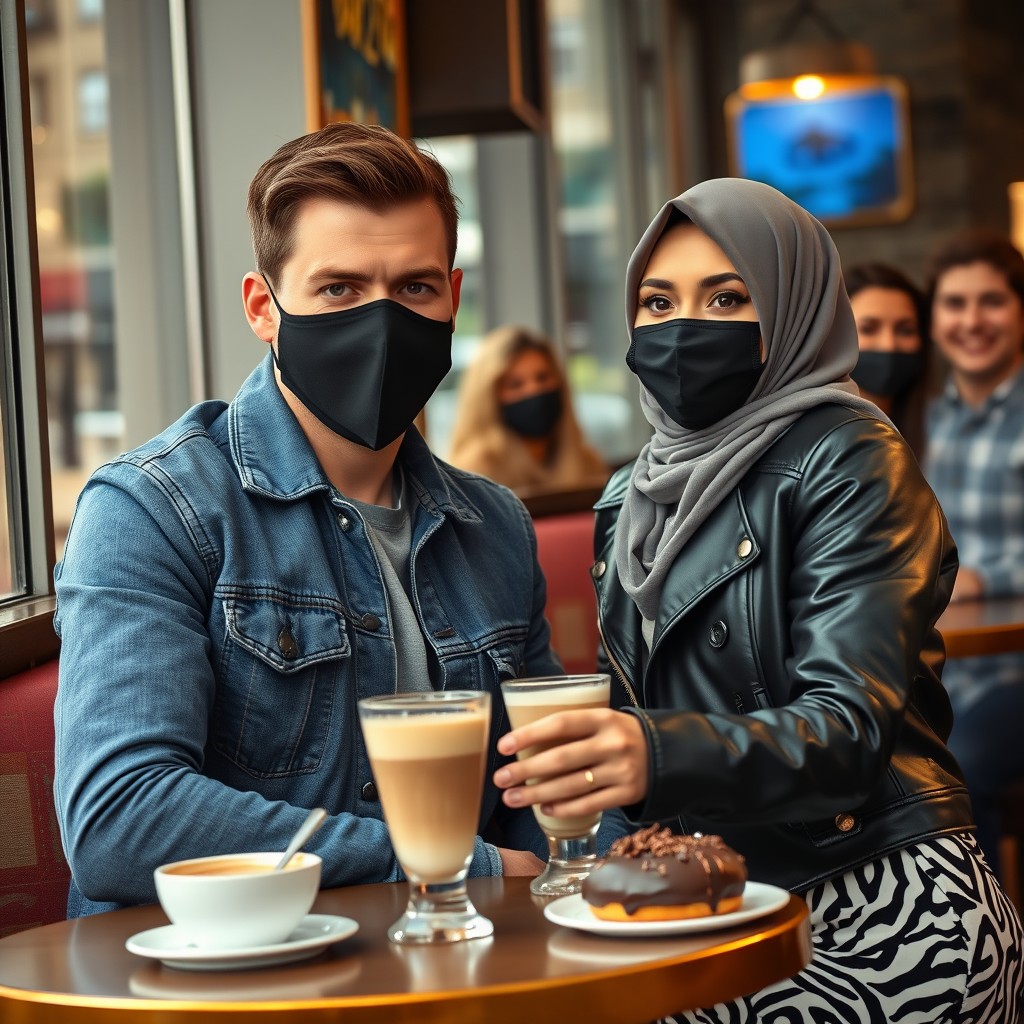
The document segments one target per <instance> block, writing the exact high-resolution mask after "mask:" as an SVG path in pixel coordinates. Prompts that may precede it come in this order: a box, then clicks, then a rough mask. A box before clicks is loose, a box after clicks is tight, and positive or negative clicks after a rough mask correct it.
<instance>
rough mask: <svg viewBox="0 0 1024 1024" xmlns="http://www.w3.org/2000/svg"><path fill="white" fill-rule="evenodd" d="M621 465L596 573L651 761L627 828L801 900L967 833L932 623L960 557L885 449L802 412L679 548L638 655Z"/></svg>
mask: <svg viewBox="0 0 1024 1024" xmlns="http://www.w3.org/2000/svg"><path fill="white" fill-rule="evenodd" d="M630 469H631V467H626V468H624V469H623V470H620V471H619V472H618V473H617V474H616V475H615V476H614V477H612V479H611V481H609V484H608V487H607V488H606V489H605V493H604V494H603V496H602V498H601V500H600V501H599V502H598V504H597V506H596V507H597V509H598V514H597V526H596V535H595V555H596V558H597V561H596V563H595V565H594V568H593V571H592V574H593V576H594V581H595V585H596V587H597V596H598V604H599V619H600V627H601V633H602V640H603V644H604V650H605V653H606V655H607V658H608V661H609V662H610V667H611V669H612V673H613V678H616V679H617V681H618V683H619V684H620V685H623V686H624V689H625V691H626V693H625V694H624V695H623V702H624V703H627V702H628V703H629V704H636V705H638V707H637V709H636V711H635V713H636V714H637V715H638V716H639V717H640V719H641V721H642V722H643V723H644V727H645V729H646V730H647V734H648V741H649V746H650V751H651V772H650V782H649V789H648V793H647V798H646V801H645V802H644V803H643V805H642V806H639V807H635V808H632V809H631V811H632V812H635V814H634V815H633V816H634V817H636V818H638V819H640V820H644V821H655V820H660V821H662V822H665V823H666V824H671V825H673V826H674V827H677V828H681V829H682V830H684V831H689V832H694V831H703V832H717V833H720V834H721V835H722V836H723V837H724V838H725V840H726V841H727V842H728V843H730V845H732V846H734V847H735V848H736V849H737V850H738V851H739V852H740V853H742V854H744V855H745V856H746V858H747V863H748V868H749V872H750V877H751V878H752V879H753V880H755V881H761V882H770V883H773V884H775V885H780V886H784V887H786V888H789V889H792V890H795V891H801V890H804V889H807V888H808V887H809V886H811V885H813V884H815V883H817V882H820V881H822V880H823V879H825V878H829V877H833V876H836V875H839V874H842V873H843V872H844V871H846V870H848V869H850V868H853V867H855V866H857V865H860V864H863V863H865V862H867V861H870V860H874V859H876V858H878V857H880V856H882V855H883V854H885V853H887V852H890V851H893V850H896V849H899V848H901V847H904V846H907V845H908V844H911V843H913V842H915V841H917V840H920V839H922V838H925V837H929V836H936V835H940V834H942V833H947V832H961V831H965V830H967V829H970V828H971V827H972V817H971V810H970V804H969V801H968V798H967V792H966V789H965V787H964V784H963V780H962V777H961V774H960V770H959V768H958V766H957V764H956V761H955V760H954V758H953V757H952V755H951V754H950V753H949V751H948V750H947V749H946V747H945V742H944V741H945V739H946V737H947V736H948V734H949V729H950V725H951V722H952V715H951V712H950V706H949V701H948V699H947V697H946V693H945V691H944V690H943V688H942V685H941V683H940V681H939V676H940V673H941V670H942V664H943V661H944V657H945V652H944V648H943V642H942V638H941V637H940V635H939V633H938V631H937V630H936V628H935V620H936V619H937V618H938V616H939V614H940V613H941V612H942V610H943V609H944V608H945V607H946V603H947V602H948V600H949V595H950V591H951V590H952V587H953V579H954V577H955V575H956V570H957V557H956V548H955V547H954V545H953V541H952V538H951V537H950V534H949V530H948V528H947V526H946V521H945V517H944V516H943V514H942V512H941V510H940V508H939V506H938V503H937V501H936V499H935V496H934V495H933V494H932V492H931V489H930V488H929V487H928V485H927V484H926V483H925V481H924V479H923V477H922V475H921V472H920V470H919V468H918V466H917V463H916V461H915V459H914V456H913V454H912V453H911V452H910V449H909V448H908V447H907V445H906V444H905V443H904V442H903V440H902V439H901V438H900V436H899V435H898V434H897V433H896V432H895V431H893V430H892V429H891V428H889V427H888V426H887V425H885V424H883V423H881V422H880V421H878V420H876V419H873V418H871V417H870V416H866V415H864V414H863V413H860V412H855V411H851V410H849V409H846V408H843V407H841V406H837V405H824V406H820V407H818V408H815V409H813V410H811V411H809V412H807V413H805V414H804V415H803V416H802V417H801V418H800V419H799V420H798V421H797V422H796V423H794V424H793V426H792V427H790V428H789V430H788V431H787V432H786V433H785V434H783V435H782V437H780V438H779V440H778V441H776V442H775V444H774V445H772V447H771V448H770V449H769V450H768V451H767V452H765V454H764V455H763V456H762V457H761V458H760V459H759V460H758V462H757V463H755V465H754V466H753V467H752V468H751V469H750V470H749V471H748V472H747V473H746V474H745V475H744V477H743V479H742V480H741V481H740V483H739V484H738V486H737V487H736V488H735V489H734V490H733V491H732V492H731V493H730V494H729V495H727V497H726V498H725V499H723V501H722V502H721V503H720V504H719V506H718V507H717V508H716V509H715V510H714V511H713V512H712V513H711V515H710V516H709V518H708V519H707V520H706V521H705V522H704V523H703V524H702V525H701V527H700V529H699V530H698V532H697V533H696V534H695V535H694V536H693V538H692V539H691V540H690V541H689V542H688V543H687V545H686V546H685V547H684V548H683V551H682V552H681V553H680V555H679V557H678V558H677V560H676V562H675V563H674V564H673V566H672V568H671V570H670V571H669V574H668V578H667V580H666V582H665V587H664V590H663V591H662V595H661V602H660V610H659V612H658V618H657V621H656V623H655V633H654V643H653V647H652V650H651V653H650V656H649V658H647V657H645V655H646V646H645V644H644V641H643V638H642V634H641V628H640V627H641V624H640V616H639V612H638V611H637V608H636V606H635V605H634V604H633V602H632V601H631V600H630V598H629V597H628V596H627V595H626V593H625V591H624V590H623V588H622V585H621V583H620V581H619V579H618V574H617V572H616V569H615V553H614V534H615V523H616V520H617V518H618V513H619V509H620V507H621V504H622V500H623V496H624V494H625V492H626V489H627V486H628V481H629V474H630ZM643 662H646V664H644V663H643ZM677 816H678V819H679V820H678V822H677V821H676V820H675V819H676V818H677Z"/></svg>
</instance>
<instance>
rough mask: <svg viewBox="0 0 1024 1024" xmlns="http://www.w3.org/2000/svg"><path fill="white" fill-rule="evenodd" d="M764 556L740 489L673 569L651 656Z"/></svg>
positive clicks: (704, 526)
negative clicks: (694, 611)
mask: <svg viewBox="0 0 1024 1024" xmlns="http://www.w3.org/2000/svg"><path fill="white" fill-rule="evenodd" d="M760 552H761V547H760V544H759V543H758V539H757V537H756V536H755V534H754V530H753V528H752V526H751V524H750V519H749V517H748V516H747V509H746V506H745V505H744V503H743V495H742V493H741V491H740V489H739V488H737V489H735V490H734V491H733V492H732V493H731V494H729V495H728V496H727V497H726V498H725V499H724V500H723V501H722V503H721V504H720V505H719V506H718V507H717V508H716V509H714V511H713V512H712V513H711V514H710V515H709V516H708V518H707V519H706V520H705V521H704V522H703V524H701V527H700V529H698V530H697V532H696V533H695V534H694V535H693V536H692V537H691V538H690V540H689V541H688V542H687V543H686V545H685V546H684V547H683V550H682V551H680V553H679V555H678V557H677V558H676V560H675V562H674V563H673V564H672V567H671V568H670V569H669V571H668V576H667V577H666V579H665V586H664V589H663V590H662V599H661V601H660V602H659V614H658V618H657V621H656V622H655V624H654V645H653V648H652V652H651V653H652V654H653V652H654V650H656V649H657V647H658V643H659V642H660V640H661V637H662V636H663V634H664V633H665V631H666V630H667V629H669V628H670V627H671V626H673V625H674V624H675V623H676V622H678V621H679V619H681V618H682V617H683V616H684V615H686V614H687V612H689V610H690V609H691V608H692V607H693V605H694V604H695V603H696V602H697V601H699V600H700V599H701V598H702V597H704V595H705V594H707V593H709V592H710V591H711V590H713V589H714V588H715V587H717V586H718V585H719V584H720V583H721V582H722V581H723V580H727V579H729V578H730V577H731V576H734V575H735V574H736V573H738V572H739V571H740V570H742V569H744V568H746V567H747V566H749V565H751V564H753V562H754V561H755V560H756V559H757V557H758V555H759V554H760ZM663 608H669V609H671V610H672V613H671V615H670V616H669V617H668V618H667V619H665V618H663V617H662V614H661V609H663Z"/></svg>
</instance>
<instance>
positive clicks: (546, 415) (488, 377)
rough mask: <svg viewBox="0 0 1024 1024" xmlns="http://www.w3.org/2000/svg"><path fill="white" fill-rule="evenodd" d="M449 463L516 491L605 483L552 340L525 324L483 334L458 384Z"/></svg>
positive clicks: (604, 472) (602, 468) (604, 470)
mask: <svg viewBox="0 0 1024 1024" xmlns="http://www.w3.org/2000/svg"><path fill="white" fill-rule="evenodd" d="M449 461H450V462H451V463H452V464H453V465H455V466H458V467H459V468H461V469H467V470H470V471H471V472H473V473H480V474H482V475H483V476H486V477H490V478H491V479H492V480H496V481H497V482H498V483H501V484H505V486H507V487H511V488H512V489H513V490H515V491H519V492H522V493H533V492H537V491H549V490H565V489H571V488H575V487H584V486H586V485H588V484H603V483H604V481H605V480H606V479H607V477H608V471H607V468H606V466H605V464H604V462H603V460H602V459H601V456H600V455H599V454H598V453H597V452H596V451H595V450H594V449H593V448H592V447H591V446H590V445H589V444H587V442H586V441H585V440H584V438H583V434H582V432H581V431H580V427H579V424H578V423H577V422H576V417H575V415H574V413H573V408H572V396H571V395H570V393H569V385H568V381H567V380H566V377H565V374H564V373H563V372H562V368H561V365H560V363H559V361H558V357H557V355H556V354H555V351H554V348H553V347H552V345H551V343H550V342H549V341H548V340H547V339H546V338H545V337H544V336H543V335H541V334H538V333H537V332H535V331H531V330H530V329H529V328H526V327H519V326H505V327H498V328H496V329H495V330H493V331H491V332H490V333H489V334H488V335H486V336H485V337H484V339H483V341H482V342H481V343H480V347H479V349H478V350H477V352H476V355H475V356H474V358H473V361H472V362H471V363H470V365H469V366H468V367H467V368H466V371H465V374H464V375H463V378H462V383H461V384H460V387H459V400H458V406H457V408H456V413H455V426H454V428H453V430H452V442H451V454H450V455H449Z"/></svg>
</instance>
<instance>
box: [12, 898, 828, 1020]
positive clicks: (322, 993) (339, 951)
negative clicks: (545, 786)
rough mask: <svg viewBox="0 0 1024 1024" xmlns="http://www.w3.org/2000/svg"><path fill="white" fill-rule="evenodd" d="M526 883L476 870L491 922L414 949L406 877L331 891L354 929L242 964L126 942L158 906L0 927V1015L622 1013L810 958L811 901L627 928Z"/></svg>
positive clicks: (598, 1016) (320, 905) (723, 996)
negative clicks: (258, 963) (143, 950)
mask: <svg viewBox="0 0 1024 1024" xmlns="http://www.w3.org/2000/svg"><path fill="white" fill-rule="evenodd" d="M528 885H529V880H528V879H526V878H506V879H501V878H479V879H471V880H470V882H469V891H470V896H471V898H472V899H473V902H474V903H475V904H476V906H477V908H478V909H480V910H481V911H482V912H483V913H485V914H486V915H487V916H488V917H490V918H491V920H492V921H493V922H494V926H495V934H494V935H493V936H492V937H491V938H488V939H475V940H473V941H471V942H464V943H458V944H453V945H450V946H420V947H403V946H396V945H394V944H392V943H390V942H388V940H387V937H386V934H385V932H386V929H387V926H388V925H389V924H391V923H392V922H393V921H394V920H395V919H396V918H397V917H398V916H399V915H400V913H401V912H402V910H403V908H404V906H405V903H406V899H407V895H408V888H407V886H406V885H405V884H404V883H403V884H382V885H365V886H353V887H351V888H345V889H332V890H325V891H323V892H321V893H320V895H319V896H318V898H317V901H316V903H315V904H314V907H313V910H314V912H316V913H321V914H338V915H341V916H344V917H349V918H353V919H354V920H356V921H357V922H358V923H359V931H358V932H357V933H356V934H355V935H353V936H352V937H351V938H348V939H345V940H343V941H341V942H339V943H337V944H336V945H333V946H330V947H328V949H327V950H326V951H325V952H323V953H321V954H320V955H319V956H318V957H317V958H316V959H312V960H307V961H305V962H300V963H294V964H289V965H285V966H278V967H266V968H262V969H257V970H249V971H217V972H199V971H182V970H175V969H173V968H170V967H166V966H164V965H163V964H161V963H160V962H158V961H155V960H148V959H144V958H140V957H138V956H135V955H134V954H132V953H129V952H128V951H127V950H126V949H125V946H124V943H125V940H126V939H127V938H128V937H129V936H131V935H133V934H135V933H136V932H139V931H142V930H144V929H147V928H154V927H158V926H159V925H162V924H166V923H167V918H166V917H165V916H164V914H163V912H162V911H161V910H160V908H159V907H156V906H147V907H133V908H131V909H129V910H118V911H114V912H112V913H108V914H98V915H96V916H94V917H87V918H81V919H79V920H76V921H63V922H60V923H59V924H51V925H44V926H42V927H39V928H33V929H30V930H28V931H24V932H19V933H16V934H14V935H11V936H8V937H7V938H5V939H0V1019H2V1020H3V1021H4V1022H5V1024H60V1022H64V1021H71V1022H76V1024H110V1022H111V1021H116V1020H118V1019H119V1018H120V1019H125V1020H127V1019H131V1020H132V1021H147V1022H160V1024H171V1022H176V1021H186V1022H189V1024H199V1022H206V1021H223V1020H225V1019H234V1020H236V1021H239V1022H241V1021H246V1022H248V1021H250V1020H264V1019H265V1018H267V1017H270V1016H273V1017H274V1018H275V1020H278V1021H300V1020H301V1021H336V1020H342V1021H345V1022H349V1021H355V1022H366V1021H372V1022H378V1024H385V1022H387V1024H402V1022H407V1021H408V1022H416V1024H430V1022H439V1024H440V1022H444V1024H469V1022H479V1021H488V1022H489V1024H501V1022H504V1021H508V1022H510V1024H511V1022H515V1024H521V1022H523V1021H531V1020H535V1021H542V1020H545V1021H546V1020H557V1021H565V1022H566V1024H569V1022H572V1021H587V1022H588V1024H601V1022H608V1024H629V1022H630V1021H635V1022H642V1021H650V1020H652V1019H654V1018H655V1017H659V1016H663V1015H665V1014H668V1013H671V1012H673V1011H676V1010H683V1009H695V1008H697V1007H700V1006H708V1005H711V1004H713V1003H715V1002H720V1001H726V1000H730V999H735V998H737V997H739V996H740V995H744V994H747V993H749V992H752V991H756V990H757V989H760V988H763V987H764V986H766V985H769V984H771V983H773V982H775V981H779V980H781V979H783V978H787V977H791V976H792V975H794V974H796V973H798V972H799V971H800V970H802V969H803V968H804V967H805V966H806V965H807V964H808V963H809V962H810V958H811V939H810V927H809V923H808V914H807V907H806V905H805V904H804V902H803V900H801V899H800V898H799V897H796V896H791V897H790V898H789V902H788V903H787V905H786V906H785V907H783V908H782V909H781V910H778V911H775V912H774V913H772V914H770V915H768V916H766V917H762V918H759V919H757V920H754V921H751V922H748V923H747V924H745V925H738V926H735V927H732V928H728V929H725V930H722V931H711V932H701V933H698V934H690V935H687V936H672V937H660V938H632V939H624V940H623V939H618V938H609V937H606V936H599V935H593V934H590V933H587V932H582V931H577V930H574V929H569V928H563V927H559V926H557V925H554V924H551V923H550V922H549V921H548V920H547V919H546V918H545V917H544V915H543V910H542V902H541V901H539V900H537V898H536V897H533V896H531V895H530V892H529V888H528Z"/></svg>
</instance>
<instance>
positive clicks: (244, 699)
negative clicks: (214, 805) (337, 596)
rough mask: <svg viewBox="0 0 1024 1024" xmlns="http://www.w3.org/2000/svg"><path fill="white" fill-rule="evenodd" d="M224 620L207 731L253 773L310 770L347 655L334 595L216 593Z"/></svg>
mask: <svg viewBox="0 0 1024 1024" xmlns="http://www.w3.org/2000/svg"><path fill="white" fill-rule="evenodd" d="M218 596H220V598H221V601H222V607H223V612H224V619H225V633H224V644H223V647H222V649H221V651H220V667H219V671H218V680H219V682H218V686H217V697H216V702H215V707H214V726H213V728H214V737H213V742H214V746H215V748H216V749H217V751H218V752H219V753H220V754H221V755H223V756H224V757H226V758H227V759H228V760H229V761H231V763H232V764H234V765H236V766H237V767H238V768H240V769H241V770H242V771H244V772H246V773H248V774H249V775H251V776H253V777H255V778H279V777H282V776H288V775H299V774H305V773H309V772H314V771H316V770H317V768H318V767H319V765H320V761H321V759H322V758H323V755H324V748H325V745H326V743H327V741H328V737H329V735H330V733H331V718H332V715H333V712H334V707H335V697H336V693H337V688H338V686H339V683H340V681H341V678H342V673H343V672H344V671H345V667H346V665H347V663H348V660H349V658H350V657H351V646H350V644H349V639H348V634H347V632H346V626H345V616H344V613H343V611H342V609H341V608H340V606H339V605H337V603H336V602H333V601H331V600H330V599H328V598H311V597H309V596H308V595H301V596H300V595H293V594H287V593H284V592H281V591H273V592H269V593H268V592H267V591H265V590H260V591H251V592H245V591H243V590H240V589H238V588H234V589H232V590H231V591H230V592H228V593H224V594H220V595H218Z"/></svg>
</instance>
